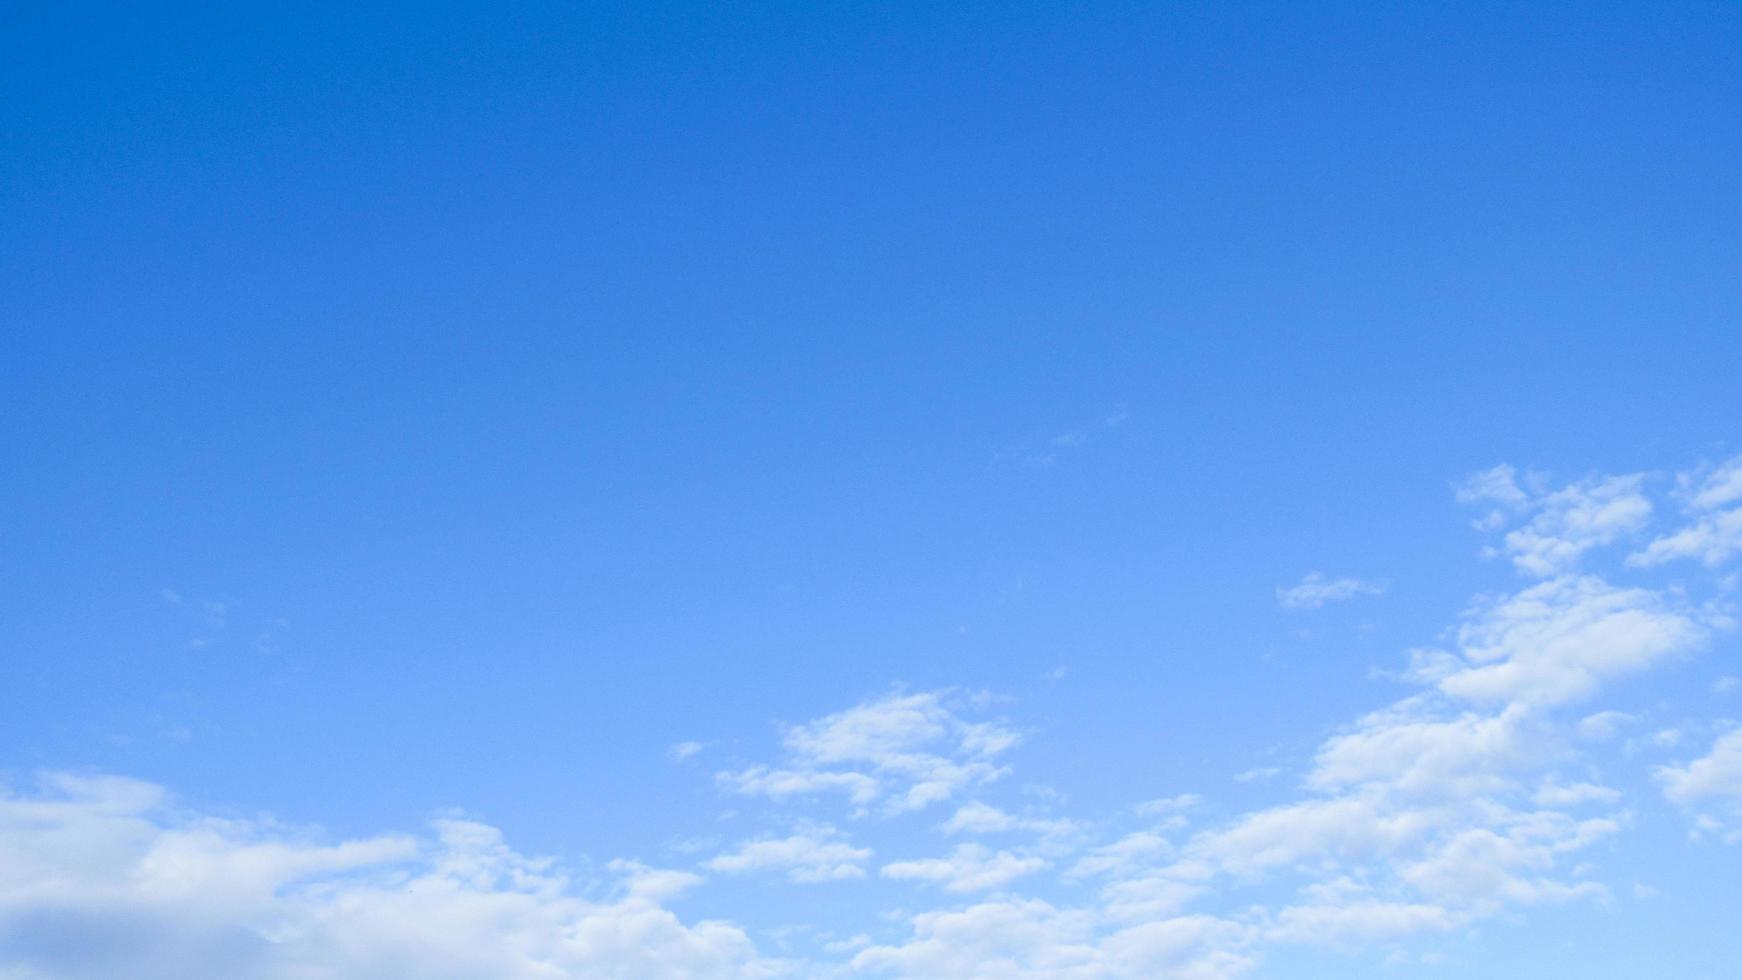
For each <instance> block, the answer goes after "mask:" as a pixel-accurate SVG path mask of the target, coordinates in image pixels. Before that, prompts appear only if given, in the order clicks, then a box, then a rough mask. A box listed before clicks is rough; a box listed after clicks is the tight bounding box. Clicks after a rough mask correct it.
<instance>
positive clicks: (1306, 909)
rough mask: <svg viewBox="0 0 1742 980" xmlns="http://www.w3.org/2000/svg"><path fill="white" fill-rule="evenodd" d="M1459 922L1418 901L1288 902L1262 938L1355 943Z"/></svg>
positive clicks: (1339, 944)
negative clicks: (1323, 903)
mask: <svg viewBox="0 0 1742 980" xmlns="http://www.w3.org/2000/svg"><path fill="white" fill-rule="evenodd" d="M1461 922H1462V919H1461V918H1460V917H1459V916H1457V915H1455V914H1454V913H1452V912H1451V911H1450V910H1448V909H1445V908H1441V907H1440V906H1438V905H1429V904H1425V903H1421V902H1384V901H1377V900H1374V899H1363V900H1361V901H1357V902H1351V903H1348V904H1326V905H1291V906H1289V907H1288V908H1285V909H1283V910H1282V911H1281V912H1280V913H1278V914H1277V917H1276V924H1275V925H1274V926H1273V927H1271V928H1270V929H1269V930H1268V931H1267V932H1266V938H1268V939H1271V940H1274V941H1276V942H1283V943H1304V944H1309V945H1323V946H1335V947H1359V946H1362V945H1365V944H1367V943H1371V942H1375V941H1386V940H1393V939H1399V938H1403V937H1406V936H1413V935H1415V934H1417V933H1422V932H1444V931H1446V930H1447V929H1451V928H1453V927H1455V926H1457V925H1459V924H1460V923H1461Z"/></svg>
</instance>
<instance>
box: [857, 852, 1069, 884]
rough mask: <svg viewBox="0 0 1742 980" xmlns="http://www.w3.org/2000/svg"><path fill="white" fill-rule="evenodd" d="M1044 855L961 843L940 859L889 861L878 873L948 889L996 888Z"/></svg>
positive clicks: (1040, 863) (1035, 866)
mask: <svg viewBox="0 0 1742 980" xmlns="http://www.w3.org/2000/svg"><path fill="white" fill-rule="evenodd" d="M1047 864H1048V862H1047V860H1046V859H1045V858H1040V857H1033V856H1029V857H1023V856H1019V855H1016V854H1012V853H1011V852H1009V851H997V852H994V851H992V850H991V849H990V848H988V847H986V846H984V845H982V844H962V845H959V846H957V847H956V849H955V850H953V851H951V852H950V854H949V856H947V857H941V858H921V859H918V860H913V861H892V862H890V863H889V864H885V865H884V866H883V870H882V872H880V873H881V874H882V875H883V877H885V878H905V879H910V880H916V881H930V882H936V883H937V884H939V885H942V886H943V887H944V888H945V889H946V890H948V891H952V892H978V891H986V890H987V889H990V888H1000V887H1003V886H1004V885H1007V884H1009V883H1010V882H1012V881H1014V880H1016V879H1017V878H1020V877H1022V876H1023V875H1030V874H1033V873H1035V872H1036V871H1039V870H1041V869H1042V868H1045V867H1046V866H1047Z"/></svg>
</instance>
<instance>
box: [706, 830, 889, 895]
mask: <svg viewBox="0 0 1742 980" xmlns="http://www.w3.org/2000/svg"><path fill="white" fill-rule="evenodd" d="M870 857H871V849H870V848H865V847H854V846H852V845H851V844H848V843H847V842H846V841H845V840H841V839H840V834H839V832H838V831H836V830H835V829H834V828H833V827H827V826H817V827H807V828H803V829H802V830H801V831H800V832H799V833H796V834H793V835H792V836H790V837H782V838H762V839H759V840H747V841H742V842H740V843H739V845H738V847H737V849H736V850H734V851H731V852H730V853H727V854H721V855H719V856H717V857H715V858H712V859H710V860H709V861H708V862H707V863H706V864H705V865H704V866H705V867H706V868H707V869H708V870H710V871H723V872H729V873H738V872H768V871H778V872H784V873H785V874H786V877H787V880H788V881H794V882H800V883H809V882H820V881H840V880H842V879H846V878H863V877H865V868H864V862H865V861H867V860H869V859H870Z"/></svg>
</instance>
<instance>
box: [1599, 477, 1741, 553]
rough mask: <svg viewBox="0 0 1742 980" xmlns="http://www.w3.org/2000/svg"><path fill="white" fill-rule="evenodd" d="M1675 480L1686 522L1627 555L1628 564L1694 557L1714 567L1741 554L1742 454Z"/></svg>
mask: <svg viewBox="0 0 1742 980" xmlns="http://www.w3.org/2000/svg"><path fill="white" fill-rule="evenodd" d="M1676 482H1677V484H1678V485H1679V486H1680V487H1681V491H1682V498H1683V500H1684V509H1685V511H1686V513H1687V515H1688V518H1689V523H1688V524H1687V525H1686V526H1685V527H1682V528H1681V529H1679V530H1676V531H1673V532H1671V533H1669V534H1666V535H1663V536H1661V537H1658V538H1656V539H1655V540H1653V541H1652V542H1651V543H1650V544H1649V545H1647V546H1646V547H1645V548H1644V549H1643V550H1642V551H1639V552H1636V553H1635V554H1632V555H1629V556H1628V559H1627V560H1628V563H1629V564H1632V565H1637V566H1645V567H1649V566H1653V565H1661V564H1664V563H1665V562H1669V561H1674V560H1676V559H1678V558H1693V559H1697V560H1699V561H1700V562H1702V563H1704V564H1706V565H1708V566H1714V567H1715V566H1717V565H1720V564H1722V563H1724V562H1725V561H1728V560H1729V559H1731V558H1733V557H1735V556H1736V555H1738V554H1742V456H1737V457H1734V458H1732V459H1731V460H1729V461H1728V462H1726V463H1724V464H1723V465H1721V466H1718V467H1717V468H1715V469H1712V470H1709V471H1698V470H1696V471H1694V472H1691V473H1682V474H1680V475H1679V476H1678V477H1677V478H1676Z"/></svg>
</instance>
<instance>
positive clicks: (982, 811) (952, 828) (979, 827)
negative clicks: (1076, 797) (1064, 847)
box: [939, 800, 1078, 838]
mask: <svg viewBox="0 0 1742 980" xmlns="http://www.w3.org/2000/svg"><path fill="white" fill-rule="evenodd" d="M939 829H941V830H943V831H944V832H945V833H950V834H998V833H1010V832H1028V833H1035V834H1040V835H1041V836H1043V837H1049V838H1056V837H1059V836H1062V835H1066V834H1071V833H1074V832H1075V831H1076V830H1077V829H1078V827H1077V824H1076V822H1075V821H1073V820H1065V819H1059V818H1046V817H1032V816H1023V815H1018V814H1013V813H1007V812H1005V811H1003V810H1000V809H998V808H997V807H995V806H992V805H990V804H988V803H983V802H980V801H979V800H975V801H973V802H970V803H964V804H963V805H962V806H960V807H958V808H957V809H956V812H955V814H954V815H953V816H951V817H950V819H948V820H946V821H944V823H943V825H942V826H941V827H940V828H939Z"/></svg>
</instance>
